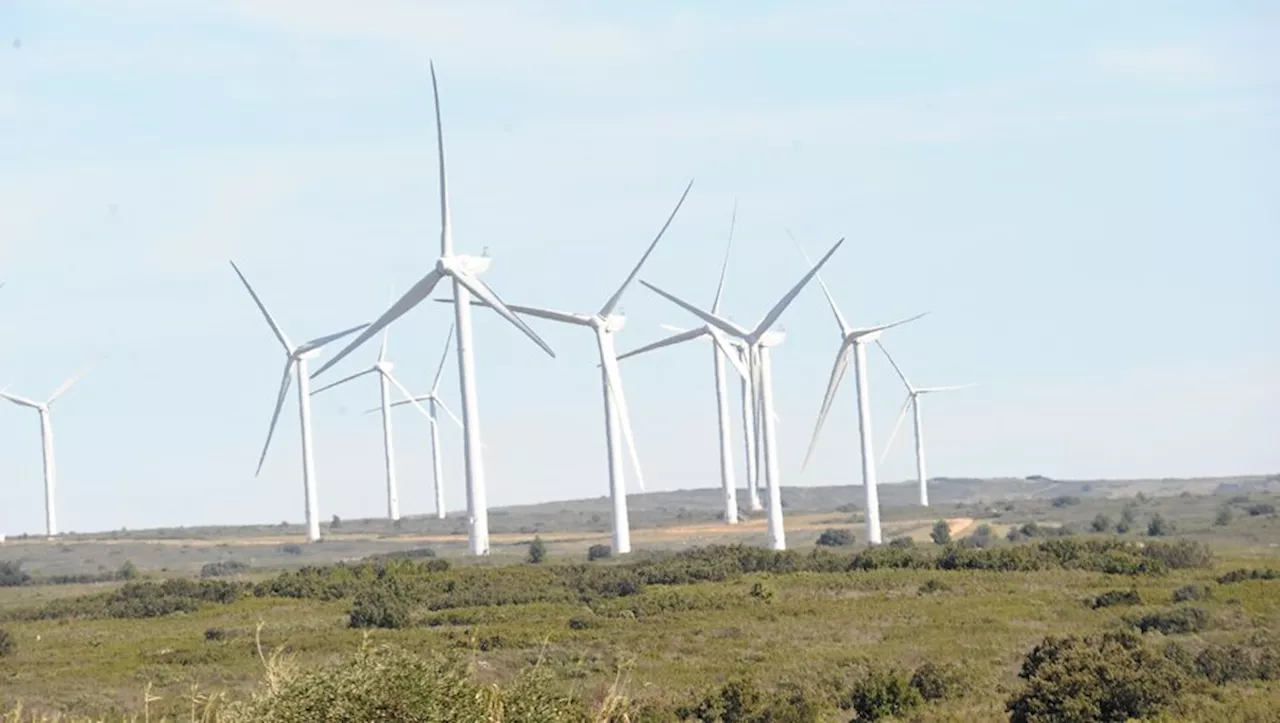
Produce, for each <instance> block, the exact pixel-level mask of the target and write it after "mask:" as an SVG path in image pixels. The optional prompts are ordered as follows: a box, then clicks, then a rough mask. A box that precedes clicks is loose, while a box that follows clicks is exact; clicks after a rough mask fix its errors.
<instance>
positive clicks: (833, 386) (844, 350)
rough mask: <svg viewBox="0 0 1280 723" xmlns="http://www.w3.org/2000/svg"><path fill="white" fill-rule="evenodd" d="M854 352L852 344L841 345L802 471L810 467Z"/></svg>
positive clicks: (844, 343) (801, 467)
mask: <svg viewBox="0 0 1280 723" xmlns="http://www.w3.org/2000/svg"><path fill="white" fill-rule="evenodd" d="M852 352H853V343H852V342H849V341H845V342H842V343H841V345H840V353H839V354H837V355H836V363H835V365H834V366H832V368H831V380H830V381H828V382H827V392H826V394H825V395H824V396H823V397H822V409H821V410H819V411H818V421H817V423H815V424H814V425H813V437H812V438H810V440H809V449H808V451H806V452H805V453H804V463H803V464H801V465H800V469H804V468H805V467H808V466H809V459H810V458H811V457H812V456H813V450H814V447H816V446H817V444H818V435H819V434H820V433H821V432H822V425H823V424H824V423H825V422H826V421H827V413H828V412H830V411H831V404H832V402H834V401H835V398H836V390H837V389H839V388H840V380H841V379H843V378H844V372H845V370H846V369H847V368H848V367H849V355H850V354H851V353H852Z"/></svg>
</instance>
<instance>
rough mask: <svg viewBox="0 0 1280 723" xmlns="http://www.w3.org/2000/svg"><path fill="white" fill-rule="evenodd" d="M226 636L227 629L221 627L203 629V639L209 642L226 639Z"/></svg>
mask: <svg viewBox="0 0 1280 723" xmlns="http://www.w3.org/2000/svg"><path fill="white" fill-rule="evenodd" d="M228 637H229V636H228V635H227V631H226V630H224V629H222V628H209V629H208V630H205V631H204V639H205V640H207V641H209V642H211V643H216V642H219V641H222V640H226V639H227V638H228Z"/></svg>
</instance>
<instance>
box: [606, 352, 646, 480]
mask: <svg viewBox="0 0 1280 723" xmlns="http://www.w3.org/2000/svg"><path fill="white" fill-rule="evenodd" d="M610 346H612V344H610ZM600 356H601V357H602V358H601V360H600V361H601V362H602V363H603V364H604V373H605V377H606V378H608V380H609V386H608V388H607V389H606V390H605V393H606V394H608V395H610V397H611V398H612V399H613V406H614V410H615V411H616V412H617V415H618V424H619V426H621V427H622V436H623V438H624V439H625V440H626V443H627V452H628V454H630V455H631V466H632V467H633V468H635V471H636V485H637V486H638V487H640V491H641V492H643V491H644V474H643V473H642V472H641V471H640V455H639V454H637V453H636V440H635V437H634V436H633V435H632V433H631V413H630V411H628V409H627V398H626V396H625V395H624V394H623V392H622V375H621V372H620V370H619V369H618V359H617V357H616V356H615V355H614V353H613V350H612V349H610V350H609V351H607V352H606V351H605V350H604V349H603V348H602V349H601V355H600Z"/></svg>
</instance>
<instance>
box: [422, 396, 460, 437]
mask: <svg viewBox="0 0 1280 723" xmlns="http://www.w3.org/2000/svg"><path fill="white" fill-rule="evenodd" d="M431 398H432V399H433V400H435V403H436V404H437V405H438V406H439V407H440V408H441V409H443V410H444V413H445V414H447V415H449V417H450V418H451V419H452V420H453V421H454V422H455V423H457V425H458V429H466V425H464V424H463V423H462V420H461V419H459V418H458V415H456V414H454V413H453V410H452V409H450V408H449V405H448V404H445V403H444V400H443V399H441V398H440V397H437V396H435V395H434V394H433V395H432V397H431Z"/></svg>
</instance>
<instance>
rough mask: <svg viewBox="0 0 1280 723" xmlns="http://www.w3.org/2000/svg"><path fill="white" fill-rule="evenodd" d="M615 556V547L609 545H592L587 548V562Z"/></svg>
mask: <svg viewBox="0 0 1280 723" xmlns="http://www.w3.org/2000/svg"><path fill="white" fill-rule="evenodd" d="M612 556H613V548H612V547H609V546H608V545H592V546H591V547H588V548H587V562H594V561H595V560H604V559H607V558H609V557H612Z"/></svg>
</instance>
